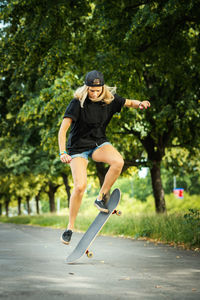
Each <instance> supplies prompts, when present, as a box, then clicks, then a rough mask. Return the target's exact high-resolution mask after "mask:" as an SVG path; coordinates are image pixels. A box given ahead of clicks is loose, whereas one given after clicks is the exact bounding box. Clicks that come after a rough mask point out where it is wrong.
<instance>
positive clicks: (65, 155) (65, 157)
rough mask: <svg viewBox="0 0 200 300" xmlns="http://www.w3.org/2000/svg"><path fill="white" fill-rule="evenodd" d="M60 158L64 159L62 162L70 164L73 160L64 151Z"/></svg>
mask: <svg viewBox="0 0 200 300" xmlns="http://www.w3.org/2000/svg"><path fill="white" fill-rule="evenodd" d="M60 160H61V161H62V163H64V164H69V163H70V162H71V160H72V158H71V156H70V155H68V154H66V153H63V154H61V156H60Z"/></svg>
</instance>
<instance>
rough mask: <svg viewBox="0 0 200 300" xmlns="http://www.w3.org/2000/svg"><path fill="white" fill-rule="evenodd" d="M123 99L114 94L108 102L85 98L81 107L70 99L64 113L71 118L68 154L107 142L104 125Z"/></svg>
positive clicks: (65, 116) (121, 105)
mask: <svg viewBox="0 0 200 300" xmlns="http://www.w3.org/2000/svg"><path fill="white" fill-rule="evenodd" d="M124 103H125V99H124V98H122V97H120V96H118V95H117V94H115V95H114V100H113V101H112V102H111V103H110V104H105V102H102V101H100V102H93V101H91V100H90V99H89V98H88V97H87V98H86V100H85V102H84V105H83V108H82V107H81V106H80V101H79V100H78V99H76V98H74V99H73V100H71V102H70V103H69V105H68V106H67V109H66V111H65V114H64V118H71V119H72V124H71V130H70V133H69V138H68V143H67V149H68V153H69V155H72V154H77V153H81V152H83V151H87V150H90V149H92V148H95V147H96V146H97V145H101V144H102V143H104V142H107V141H108V140H107V138H106V127H107V125H108V123H109V122H110V120H111V118H112V116H113V115H114V114H115V113H116V112H120V111H121V109H122V107H123V105H124Z"/></svg>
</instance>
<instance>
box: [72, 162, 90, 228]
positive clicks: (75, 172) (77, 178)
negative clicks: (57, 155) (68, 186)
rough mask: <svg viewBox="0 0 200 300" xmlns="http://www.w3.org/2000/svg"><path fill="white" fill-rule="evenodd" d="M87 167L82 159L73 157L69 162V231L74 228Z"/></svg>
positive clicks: (83, 189)
mask: <svg viewBox="0 0 200 300" xmlns="http://www.w3.org/2000/svg"><path fill="white" fill-rule="evenodd" d="M87 165H88V161H87V160H86V159H85V158H82V157H75V158H73V159H72V161H71V162H70V167H71V171H72V177H73V181H74V189H73V191H72V194H71V197H70V206H69V223H68V226H67V228H68V229H71V230H73V228H74V223H75V220H76V217H77V214H78V211H79V208H80V205H81V201H82V198H83V194H84V191H85V189H86V185H87Z"/></svg>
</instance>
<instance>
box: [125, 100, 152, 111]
mask: <svg viewBox="0 0 200 300" xmlns="http://www.w3.org/2000/svg"><path fill="white" fill-rule="evenodd" d="M124 106H126V107H132V108H140V109H143V108H146V109H147V107H150V106H151V104H150V102H149V101H146V100H145V101H139V100H130V99H126V101H125V104H124Z"/></svg>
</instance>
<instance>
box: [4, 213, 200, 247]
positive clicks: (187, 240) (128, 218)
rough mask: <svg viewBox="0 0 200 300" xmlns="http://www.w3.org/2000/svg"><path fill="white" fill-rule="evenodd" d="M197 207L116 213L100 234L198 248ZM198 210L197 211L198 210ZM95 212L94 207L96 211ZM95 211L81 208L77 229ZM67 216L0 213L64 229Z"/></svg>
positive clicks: (13, 219)
mask: <svg viewBox="0 0 200 300" xmlns="http://www.w3.org/2000/svg"><path fill="white" fill-rule="evenodd" d="M196 213H197V211H194V212H188V214H177V213H176V214H171V215H164V216H163V215H162V216H161V215H155V214H148V215H147V214H145V215H144V214H140V215H137V216H135V215H134V214H123V215H122V216H121V217H118V216H116V215H114V216H112V218H111V219H109V220H108V222H107V223H106V224H105V226H104V227H103V229H102V231H101V234H106V235H114V236H123V237H130V238H145V239H153V240H156V241H160V242H164V243H170V244H174V245H179V246H180V245H182V246H183V247H184V248H189V249H195V248H200V220H199V219H198V218H197V217H195V214H196ZM197 214H198V213H197ZM95 215H96V211H95ZM95 215H93V214H92V215H91V214H89V213H86V212H80V214H79V216H78V218H77V220H76V230H77V231H83V232H84V231H86V230H87V228H88V227H89V225H90V224H91V223H92V222H93V220H94V217H95ZM67 219H68V218H67V217H66V216H63V215H54V214H53V215H51V214H45V215H39V216H16V217H10V218H7V217H1V218H0V221H1V222H5V223H15V224H27V225H39V226H50V227H54V228H60V229H64V228H66V224H67Z"/></svg>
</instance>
